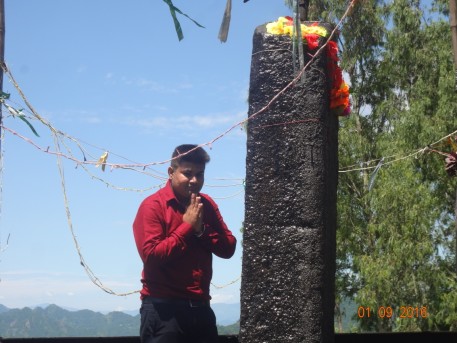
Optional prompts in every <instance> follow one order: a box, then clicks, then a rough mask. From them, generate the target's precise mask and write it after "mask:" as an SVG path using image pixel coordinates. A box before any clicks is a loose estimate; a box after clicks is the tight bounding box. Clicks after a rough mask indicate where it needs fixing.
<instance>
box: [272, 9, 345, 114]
mask: <svg viewBox="0 0 457 343" xmlns="http://www.w3.org/2000/svg"><path fill="white" fill-rule="evenodd" d="M300 27H301V32H302V39H303V42H304V43H306V45H307V46H308V48H309V49H310V50H315V49H316V48H317V47H318V46H319V38H320V37H327V34H328V33H327V30H326V29H325V28H324V27H321V26H318V23H313V24H311V25H310V26H308V25H305V24H301V25H300ZM267 32H268V33H270V34H274V35H285V34H287V35H289V36H291V37H293V36H294V34H295V29H294V21H293V18H291V17H279V18H278V20H277V21H275V22H272V23H268V24H267ZM327 56H328V63H327V69H328V73H329V77H330V81H331V84H332V89H331V92H330V109H331V110H333V111H335V112H336V113H337V114H338V115H340V116H348V115H349V113H350V112H351V103H350V100H349V86H348V85H347V84H346V82H344V80H343V73H342V71H341V68H340V66H339V64H338V62H339V58H338V44H337V43H336V42H334V41H328V42H327Z"/></svg>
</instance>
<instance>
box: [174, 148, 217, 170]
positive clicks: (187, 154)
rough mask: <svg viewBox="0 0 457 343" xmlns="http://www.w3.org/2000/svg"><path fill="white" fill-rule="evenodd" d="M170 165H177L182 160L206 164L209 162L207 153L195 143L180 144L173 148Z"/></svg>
mask: <svg viewBox="0 0 457 343" xmlns="http://www.w3.org/2000/svg"><path fill="white" fill-rule="evenodd" d="M171 158H172V160H171V166H172V167H173V168H176V167H178V166H179V165H180V164H181V163H182V162H191V163H196V164H206V163H208V162H209V159H210V158H209V155H208V153H207V152H206V151H205V150H204V149H203V148H202V147H199V146H198V145H196V144H182V145H180V146H177V147H176V148H175V149H174V150H173V154H172V155H171Z"/></svg>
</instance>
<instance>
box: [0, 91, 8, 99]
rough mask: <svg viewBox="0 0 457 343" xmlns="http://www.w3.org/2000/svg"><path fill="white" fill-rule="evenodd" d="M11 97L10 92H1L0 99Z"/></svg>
mask: <svg viewBox="0 0 457 343" xmlns="http://www.w3.org/2000/svg"><path fill="white" fill-rule="evenodd" d="M9 98H10V94H9V93H5V92H0V101H3V100H8V99H9Z"/></svg>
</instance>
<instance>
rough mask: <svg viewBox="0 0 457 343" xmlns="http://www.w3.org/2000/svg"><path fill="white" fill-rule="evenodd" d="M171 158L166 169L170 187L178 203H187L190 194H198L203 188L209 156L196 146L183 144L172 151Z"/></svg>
mask: <svg viewBox="0 0 457 343" xmlns="http://www.w3.org/2000/svg"><path fill="white" fill-rule="evenodd" d="M171 157H172V160H171V164H170V167H169V168H168V177H169V179H170V181H171V187H172V188H173V192H174V193H175V195H176V197H177V198H178V200H179V201H181V202H188V201H189V199H190V196H191V194H192V193H195V194H198V193H199V192H200V190H201V189H202V187H203V183H204V181H205V166H206V163H208V162H209V160H210V158H209V155H208V154H207V153H206V151H205V150H203V148H201V147H198V146H197V145H194V144H183V145H180V146H178V147H176V148H175V149H174V151H173V154H172V155H171Z"/></svg>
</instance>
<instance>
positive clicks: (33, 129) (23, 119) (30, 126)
mask: <svg viewBox="0 0 457 343" xmlns="http://www.w3.org/2000/svg"><path fill="white" fill-rule="evenodd" d="M17 117H18V118H19V119H21V120H22V121H24V122H25V123H26V124H27V125H28V127H29V128H30V130H32V132H33V133H34V134H35V136H37V137H40V135H39V134H38V133H37V132H36V130H35V128H34V127H33V125H32V124H30V122H29V121H28V120H27V119H25V116H24V115H23V114H21V115H18V116H17Z"/></svg>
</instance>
